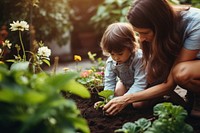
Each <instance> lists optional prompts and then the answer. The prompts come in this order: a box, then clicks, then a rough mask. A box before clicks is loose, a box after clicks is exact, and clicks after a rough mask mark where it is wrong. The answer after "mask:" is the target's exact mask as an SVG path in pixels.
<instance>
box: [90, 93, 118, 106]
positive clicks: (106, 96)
mask: <svg viewBox="0 0 200 133" xmlns="http://www.w3.org/2000/svg"><path fill="white" fill-rule="evenodd" d="M98 95H99V96H100V98H102V99H103V101H99V102H98V104H97V105H96V106H94V108H95V109H99V108H102V107H103V106H104V105H105V104H106V103H107V102H109V101H110V100H111V99H112V98H113V96H114V91H112V90H103V91H101V92H99V93H98Z"/></svg>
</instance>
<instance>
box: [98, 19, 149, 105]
mask: <svg viewBox="0 0 200 133" xmlns="http://www.w3.org/2000/svg"><path fill="white" fill-rule="evenodd" d="M100 46H101V48H102V50H103V53H104V54H106V55H109V58H108V59H107V61H106V68H105V77H104V78H105V80H104V90H113V91H114V96H116V97H117V96H122V95H126V94H130V93H135V92H138V91H141V90H144V89H145V88H146V87H147V82H146V73H145V70H144V67H143V63H142V51H141V49H139V48H138V46H139V45H138V43H137V41H136V38H135V33H134V31H133V28H132V26H131V25H130V24H129V23H121V22H118V23H113V24H111V25H109V26H108V28H107V29H106V31H105V33H104V35H103V37H102V39H101V44H100ZM143 103H144V102H137V103H133V106H134V108H140V107H142V106H144V104H143ZM97 105H98V102H97V103H95V106H97Z"/></svg>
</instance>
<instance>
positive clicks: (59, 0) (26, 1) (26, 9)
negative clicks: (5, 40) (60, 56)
mask: <svg viewBox="0 0 200 133" xmlns="http://www.w3.org/2000/svg"><path fill="white" fill-rule="evenodd" d="M69 11H70V10H69V6H68V0H48V1H45V0H39V1H38V0H1V1H0V16H1V19H0V26H2V25H3V24H5V25H7V27H9V23H11V22H12V21H16V20H25V21H27V22H28V23H29V24H33V26H34V27H35V30H36V33H37V34H36V39H37V40H44V41H51V40H56V41H57V42H58V43H59V44H61V45H63V44H66V42H67V41H68V39H69V37H70V36H69V35H65V33H67V32H69V31H71V30H72V26H71V22H70V20H69Z"/></svg>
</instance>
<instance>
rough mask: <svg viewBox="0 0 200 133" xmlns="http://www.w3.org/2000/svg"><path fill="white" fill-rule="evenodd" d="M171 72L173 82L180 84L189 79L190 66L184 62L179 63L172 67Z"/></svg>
mask: <svg viewBox="0 0 200 133" xmlns="http://www.w3.org/2000/svg"><path fill="white" fill-rule="evenodd" d="M172 74H173V78H174V80H175V82H176V83H177V84H180V85H182V84H185V83H187V82H188V81H189V79H190V68H189V67H188V65H187V64H186V63H179V64H177V65H176V66H175V67H174V69H173V71H172Z"/></svg>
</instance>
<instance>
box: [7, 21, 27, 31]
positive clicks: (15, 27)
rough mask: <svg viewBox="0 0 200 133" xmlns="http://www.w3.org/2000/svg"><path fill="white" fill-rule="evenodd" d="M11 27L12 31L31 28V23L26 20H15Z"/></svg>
mask: <svg viewBox="0 0 200 133" xmlns="http://www.w3.org/2000/svg"><path fill="white" fill-rule="evenodd" d="M10 26H11V27H10V29H11V31H17V30H19V31H24V30H29V25H28V24H27V22H26V21H20V22H19V21H16V22H15V21H13V23H12V24H10Z"/></svg>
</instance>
